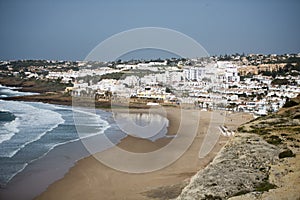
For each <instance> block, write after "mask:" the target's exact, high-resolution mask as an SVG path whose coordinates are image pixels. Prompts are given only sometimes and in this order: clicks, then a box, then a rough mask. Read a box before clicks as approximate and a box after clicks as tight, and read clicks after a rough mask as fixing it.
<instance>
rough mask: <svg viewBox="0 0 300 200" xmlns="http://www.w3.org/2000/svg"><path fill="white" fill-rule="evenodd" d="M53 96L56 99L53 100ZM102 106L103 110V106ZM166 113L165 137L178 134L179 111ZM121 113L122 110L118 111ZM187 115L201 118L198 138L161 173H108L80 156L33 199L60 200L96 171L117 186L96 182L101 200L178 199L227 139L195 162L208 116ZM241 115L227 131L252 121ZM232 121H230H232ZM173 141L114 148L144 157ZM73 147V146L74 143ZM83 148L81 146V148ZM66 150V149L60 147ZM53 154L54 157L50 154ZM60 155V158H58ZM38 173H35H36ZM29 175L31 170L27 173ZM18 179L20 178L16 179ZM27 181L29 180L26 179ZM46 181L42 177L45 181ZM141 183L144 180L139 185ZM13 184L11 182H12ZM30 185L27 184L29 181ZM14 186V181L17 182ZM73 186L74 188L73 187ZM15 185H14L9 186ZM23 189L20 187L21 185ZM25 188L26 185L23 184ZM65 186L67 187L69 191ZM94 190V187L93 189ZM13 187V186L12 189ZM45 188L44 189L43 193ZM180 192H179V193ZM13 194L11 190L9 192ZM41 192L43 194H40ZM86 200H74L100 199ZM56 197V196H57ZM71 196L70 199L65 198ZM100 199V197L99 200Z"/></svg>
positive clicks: (66, 101) (44, 98)
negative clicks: (99, 188)
mask: <svg viewBox="0 0 300 200" xmlns="http://www.w3.org/2000/svg"><path fill="white" fill-rule="evenodd" d="M55 95H58V96H56V97H57V98H55ZM2 99H3V100H18V101H33V102H44V103H50V104H58V105H71V104H72V99H70V98H69V97H64V96H62V94H59V93H56V94H52V93H51V94H41V95H33V96H21V97H11V98H2ZM103 105H105V106H103ZM149 107H150V106H145V105H143V106H141V105H137V106H132V107H130V108H129V112H133V113H143V112H148V109H149ZM164 108H165V109H166V110H167V118H168V120H169V122H170V123H169V127H168V132H167V134H166V135H174V134H176V132H177V131H178V127H179V124H180V118H178V114H179V113H178V112H179V111H180V109H179V108H177V107H168V106H167V107H164ZM97 109H101V110H105V111H109V112H111V109H109V106H107V105H106V104H102V105H101V104H100V108H99V106H97ZM120 110H123V109H122V108H120ZM189 111H190V112H194V113H198V114H199V113H202V114H203V115H204V116H205V115H206V117H204V120H203V124H201V125H200V128H199V129H198V130H197V136H196V138H195V140H194V141H193V143H192V145H191V146H190V148H189V149H188V151H187V155H183V156H182V157H180V158H179V159H178V160H177V161H176V162H174V163H172V164H171V165H170V166H167V167H166V168H164V169H161V170H158V171H156V172H151V173H146V174H128V173H123V172H118V171H116V170H113V169H110V168H108V167H107V166H105V165H103V164H100V163H99V161H96V160H95V158H94V157H93V156H92V155H87V156H83V157H82V158H80V159H79V160H76V161H75V162H73V164H72V165H71V166H69V167H68V168H67V170H66V171H65V172H64V173H63V174H62V175H61V176H59V177H56V179H55V180H53V181H54V182H53V181H52V182H51V183H50V184H49V183H48V184H47V185H46V187H45V184H44V190H43V189H41V190H40V191H39V192H37V193H39V195H38V196H37V197H36V199H52V198H61V196H60V195H62V192H63V191H61V187H62V188H63V189H64V191H70V192H72V191H74V189H73V188H72V187H71V188H65V186H64V185H68V186H69V187H70V186H73V187H75V188H76V187H78V186H79V185H81V186H82V185H84V186H85V185H86V184H87V183H88V182H90V178H92V179H95V177H94V178H93V176H94V174H93V172H91V173H90V172H89V173H87V174H88V175H87V177H89V178H88V179H80V178H82V177H81V176H82V172H83V171H85V169H87V170H89V169H91V168H92V169H95V171H96V172H97V173H99V174H97V176H96V177H99V178H100V179H101V178H102V179H104V180H105V181H108V183H112V182H115V183H117V184H116V186H115V185H114V184H113V185H111V188H109V187H108V185H109V184H108V185H107V184H103V183H101V182H99V181H96V184H95V186H97V185H98V186H99V187H101V190H102V192H100V193H101V194H104V193H105V196H103V198H104V199H119V198H124V196H126V197H127V196H128V198H129V199H151V198H152V197H153V196H154V197H155V196H161V195H163V196H167V197H168V198H169V196H168V195H170V194H162V193H164V192H163V191H164V190H166V188H167V190H168V191H169V193H173V195H174V194H175V196H172V198H173V197H174V198H175V197H177V196H178V195H179V194H180V192H181V189H182V188H183V187H184V186H185V185H186V184H187V182H186V181H187V180H188V179H190V178H191V177H192V176H193V175H194V174H195V173H197V172H198V171H199V170H200V169H203V168H204V167H206V166H207V165H208V164H209V163H210V162H211V161H212V160H213V159H214V157H215V156H216V155H217V153H218V152H219V151H220V149H221V148H222V147H223V146H224V145H225V143H226V142H227V141H228V137H224V136H221V137H220V138H219V140H218V142H217V144H216V145H215V146H214V148H213V150H212V151H211V152H210V153H209V154H208V155H207V156H206V157H205V158H203V159H198V151H199V147H200V146H201V144H202V142H203V138H204V133H205V129H206V128H207V126H208V125H209V122H208V121H207V119H209V118H210V117H209V113H210V112H203V111H200V110H195V109H190V110H189ZM244 115H245V116H248V114H247V113H233V114H231V119H230V120H229V118H228V119H227V122H226V123H227V125H228V127H229V128H230V129H232V130H233V129H236V128H237V127H238V125H240V124H242V123H245V122H247V121H249V120H250V119H251V116H248V117H249V118H248V119H246V118H247V117H246V118H245V119H244ZM232 118H233V120H232ZM190 123H198V122H195V121H194V122H190ZM185 128H186V129H188V128H189V126H188V125H187V126H186V127H185ZM171 140H172V138H167V137H165V138H162V139H158V140H156V141H154V142H151V141H149V140H145V139H139V138H134V137H132V136H127V137H126V138H124V139H122V140H121V141H120V143H119V144H117V147H118V148H121V149H123V150H126V151H130V152H135V153H147V152H151V151H155V150H157V149H159V148H161V147H163V146H165V145H166V144H168V143H169V142H170V141H171ZM75 143H76V142H75ZM81 145H82V144H81ZM62 146H63V147H65V145H62ZM62 146H58V147H56V148H54V149H53V150H52V151H50V152H49V153H48V154H51V153H52V154H55V152H56V150H57V151H59V149H60V147H62ZM114 148H116V147H112V148H110V149H108V150H106V151H113V149H114ZM53 152H54V153H53ZM57 155H59V154H57ZM45 157H47V156H45ZM43 159H44V160H47V159H46V158H43ZM36 170H37V169H36ZM29 171H30V170H29ZM30 173H31V175H30V176H29V177H31V176H34V175H33V174H35V172H30ZM107 174H110V175H111V176H112V178H108V177H107ZM26 176H28V174H27V175H26V174H25V176H23V177H22V175H21V179H22V178H24V179H26ZM18 177H19V176H18ZM74 177H77V178H78V179H80V181H82V183H76V181H75V180H74ZM27 178H28V177H27ZM44 178H45V177H44ZM140 179H143V180H146V181H143V182H142V183H140ZM128 180H131V181H129V183H128V185H125V186H124V184H121V183H122V182H128ZM13 181H14V180H13ZM29 181H30V180H29ZM16 182H17V181H16ZM74 183H76V184H75V185H73V184H74ZM12 185H14V184H12ZM21 185H22V184H21ZM26 185H27V184H26ZM68 186H66V187H68ZM95 186H94V187H95ZM12 187H13V186H12ZM45 188H47V189H46V190H45ZM130 188H139V191H138V192H134V191H132V190H131V189H130ZM178 188H179V189H178ZM85 189H87V190H91V189H92V186H89V187H88V188H85ZM12 190H14V188H12ZM82 190H83V188H78V190H76V192H79V191H82ZM117 191H120V192H118V193H119V196H118V195H116V192H117ZM23 192H25V193H30V190H27V191H24V190H23ZM40 192H42V193H40ZM82 192H83V194H84V195H85V196H82V195H81V196H80V195H79V196H78V197H76V198H78V199H80V198H87V197H88V198H90V197H95V198H96V196H98V195H99V193H95V194H94V193H93V194H87V193H86V192H85V190H84V191H82ZM57 195H58V196H57ZM64 195H65V196H64V199H74V196H73V195H72V194H70V193H68V194H67V193H65V194H64ZM68 195H71V196H68ZM101 197H102V196H101Z"/></svg>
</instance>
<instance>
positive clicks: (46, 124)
mask: <svg viewBox="0 0 300 200" xmlns="http://www.w3.org/2000/svg"><path fill="white" fill-rule="evenodd" d="M4 108H5V109H6V110H9V112H11V113H13V114H14V115H15V116H16V117H17V119H18V120H19V124H18V126H17V129H18V132H17V133H16V132H14V131H16V129H15V130H13V128H14V127H10V126H8V127H6V130H7V131H8V132H9V134H10V136H11V138H10V140H13V141H12V142H13V143H14V144H15V145H14V146H12V145H7V146H4V148H3V149H1V148H2V147H3V145H4V143H3V142H2V143H1V144H0V149H1V151H0V156H1V157H12V156H14V155H15V154H16V153H17V152H18V151H19V150H21V149H22V148H24V147H25V146H26V145H28V144H30V143H32V142H35V141H37V140H39V139H40V138H41V137H42V136H43V135H45V134H46V133H47V132H48V131H51V130H53V129H54V128H56V127H57V126H58V125H59V124H62V123H64V120H63V118H62V116H61V115H60V114H59V113H57V112H54V111H51V110H45V109H40V108H36V107H34V106H31V105H28V104H26V103H24V102H14V101H5V102H2V103H1V104H0V109H4ZM9 128H10V130H9ZM12 133H14V135H12ZM7 138H8V137H7Z"/></svg>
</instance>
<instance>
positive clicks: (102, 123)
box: [0, 85, 167, 187]
mask: <svg viewBox="0 0 300 200" xmlns="http://www.w3.org/2000/svg"><path fill="white" fill-rule="evenodd" d="M31 94H32V93H24V92H18V91H16V88H9V87H4V86H1V85H0V96H1V97H10V96H20V95H31ZM74 115H76V117H77V119H76V122H77V123H76V125H75V122H74ZM159 117H160V116H159ZM78 118H79V119H78ZM132 118H133V120H135V121H137V122H138V124H142V125H146V124H147V123H149V122H147V120H149V117H145V116H142V115H141V114H133V116H132ZM150 118H151V117H150ZM155 118H156V119H157V118H158V116H156V117H155ZM141 120H142V121H143V120H144V121H143V122H141ZM145 120H146V121H145ZM150 120H151V119H150ZM78 121H79V122H80V123H78ZM78 130H80V134H78ZM166 133H167V124H166V126H164V127H163V128H162V129H161V130H160V132H159V134H157V135H155V136H151V137H149V138H148V139H150V140H152V141H153V140H156V139H158V138H161V137H164V136H165V135H166ZM103 134H105V135H106V136H107V137H108V138H109V139H110V141H111V142H112V144H117V143H119V142H120V141H121V139H123V138H125V137H126V136H127V134H126V133H124V132H123V131H122V130H121V128H120V127H119V126H118V124H117V123H116V122H115V120H114V117H113V114H112V113H111V112H106V111H103V110H99V109H97V110H96V111H95V112H94V113H91V112H84V111H81V110H76V109H73V108H72V107H71V106H61V105H52V104H46V103H39V102H22V101H5V100H0V169H1V170H0V184H1V186H3V187H5V185H7V184H8V183H9V182H10V181H11V180H12V179H13V178H14V177H15V176H16V175H17V174H19V173H21V172H22V171H23V170H24V169H26V167H28V165H30V164H32V163H34V162H37V161H38V160H40V159H41V158H43V157H45V156H46V155H47V154H49V152H50V151H52V150H53V149H54V148H56V147H58V146H61V145H65V144H68V143H72V142H76V141H78V140H81V139H84V138H92V137H96V136H99V135H103ZM98 145H99V148H97V151H102V150H105V149H107V148H110V147H111V145H107V144H103V145H102V144H101V142H100V143H98ZM101 145H102V146H101ZM93 153H94V152H93Z"/></svg>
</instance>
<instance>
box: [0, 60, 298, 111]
mask: <svg viewBox="0 0 300 200" xmlns="http://www.w3.org/2000/svg"><path fill="white" fill-rule="evenodd" d="M0 75H1V76H3V77H7V76H11V77H16V78H20V79H32V80H46V81H49V82H59V83H63V84H66V87H65V91H64V92H65V93H66V94H68V95H71V96H73V97H81V96H83V97H84V96H88V97H93V98H95V100H96V101H111V100H115V101H120V102H122V101H124V100H125V99H126V100H129V101H132V102H138V103H145V104H148V105H159V104H162V105H184V104H187V105H192V106H195V107H196V108H199V109H203V110H218V109H221V110H222V109H223V110H224V109H226V110H229V111H234V112H251V113H254V114H255V115H258V116H261V115H267V114H268V113H272V112H276V111H278V109H279V108H281V107H282V106H283V105H284V104H285V102H286V101H287V100H288V99H290V98H294V97H296V96H297V95H298V94H299V93H300V54H285V55H258V54H249V55H244V54H243V55H239V54H235V55H230V56H228V55H225V56H212V57H209V58H198V59H185V58H180V59H179V58H172V59H165V60H161V59H158V60H150V61H145V60H131V61H122V60H118V61H115V62H92V61H77V62H68V61H45V60H43V61H35V60H27V61H2V62H0Z"/></svg>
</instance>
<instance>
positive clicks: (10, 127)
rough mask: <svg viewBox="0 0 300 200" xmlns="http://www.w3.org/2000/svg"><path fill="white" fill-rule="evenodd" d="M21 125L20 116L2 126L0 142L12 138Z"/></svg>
mask: <svg viewBox="0 0 300 200" xmlns="http://www.w3.org/2000/svg"><path fill="white" fill-rule="evenodd" d="M19 125H20V120H19V118H16V119H15V120H14V121H11V122H7V123H5V124H4V125H3V127H0V133H1V134H0V144H1V143H2V142H4V141H6V140H10V139H11V138H12V137H13V136H14V135H15V134H16V133H18V132H19V129H18V126H19Z"/></svg>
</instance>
